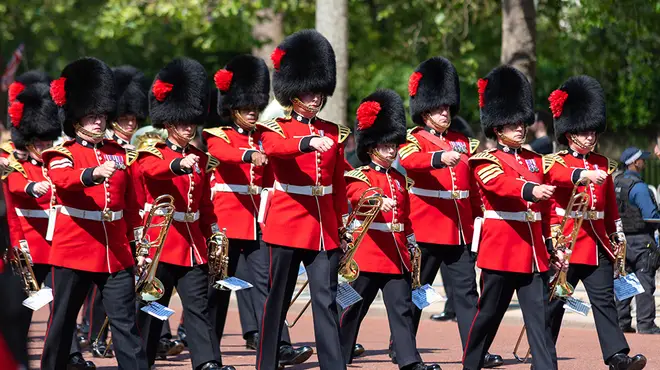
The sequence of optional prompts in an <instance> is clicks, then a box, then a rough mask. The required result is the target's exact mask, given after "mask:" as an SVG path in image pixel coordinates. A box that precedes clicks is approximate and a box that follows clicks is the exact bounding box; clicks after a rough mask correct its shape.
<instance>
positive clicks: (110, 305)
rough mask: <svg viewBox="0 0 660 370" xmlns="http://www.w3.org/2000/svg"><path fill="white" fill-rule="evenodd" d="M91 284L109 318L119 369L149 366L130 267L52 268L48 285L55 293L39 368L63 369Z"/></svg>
mask: <svg viewBox="0 0 660 370" xmlns="http://www.w3.org/2000/svg"><path fill="white" fill-rule="evenodd" d="M91 284H96V285H97V286H98V287H99V289H100V290H101V292H102V294H103V298H104V299H103V305H104V307H105V310H106V312H107V313H108V316H109V317H110V327H111V328H112V334H113V336H114V338H115V340H114V342H115V345H114V349H115V355H116V357H117V363H118V365H119V368H120V369H131V370H133V369H148V367H147V359H146V356H145V354H144V351H143V349H142V343H141V342H140V336H139V334H138V329H137V326H136V324H135V309H134V308H135V288H134V286H135V279H134V277H133V270H132V269H126V270H122V271H119V272H116V273H113V274H108V273H102V272H87V271H80V270H72V269H68V268H63V267H54V268H53V270H52V272H51V286H52V289H53V294H54V296H55V298H54V300H53V309H52V310H51V313H50V318H49V321H48V322H49V328H48V330H47V331H46V339H45V343H44V351H43V355H42V357H41V368H42V369H44V370H56V369H57V370H59V369H65V368H66V364H67V362H68V360H69V353H70V345H71V341H72V340H73V337H74V332H75V328H76V319H77V317H78V312H79V311H80V308H81V307H82V304H83V301H84V300H85V297H86V296H87V292H89V287H90V286H91Z"/></svg>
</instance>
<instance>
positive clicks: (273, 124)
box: [257, 119, 286, 138]
mask: <svg viewBox="0 0 660 370" xmlns="http://www.w3.org/2000/svg"><path fill="white" fill-rule="evenodd" d="M257 126H261V127H264V128H267V129H268V130H270V131H273V132H277V133H278V134H280V136H282V137H283V138H286V136H285V135H284V130H282V126H280V124H279V123H278V122H277V120H274V119H271V120H268V121H264V122H257Z"/></svg>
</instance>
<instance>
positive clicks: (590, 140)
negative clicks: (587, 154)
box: [573, 131, 598, 147]
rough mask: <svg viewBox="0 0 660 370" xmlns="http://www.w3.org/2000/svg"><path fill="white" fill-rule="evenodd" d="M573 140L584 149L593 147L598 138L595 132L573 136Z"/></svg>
mask: <svg viewBox="0 0 660 370" xmlns="http://www.w3.org/2000/svg"><path fill="white" fill-rule="evenodd" d="M573 140H576V141H579V142H580V144H582V145H584V146H586V147H593V146H594V145H596V140H598V136H597V134H596V132H595V131H587V132H580V133H577V134H574V135H573Z"/></svg>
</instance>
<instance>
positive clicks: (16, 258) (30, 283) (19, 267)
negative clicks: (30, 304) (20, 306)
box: [9, 240, 40, 297]
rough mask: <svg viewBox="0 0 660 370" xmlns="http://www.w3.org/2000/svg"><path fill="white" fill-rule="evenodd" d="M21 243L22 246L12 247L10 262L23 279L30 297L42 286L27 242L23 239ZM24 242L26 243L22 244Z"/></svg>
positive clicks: (23, 284)
mask: <svg viewBox="0 0 660 370" xmlns="http://www.w3.org/2000/svg"><path fill="white" fill-rule="evenodd" d="M20 243H21V246H20V247H15V248H12V252H10V255H9V263H10V264H11V267H12V270H13V271H14V274H16V275H17V276H18V277H19V278H20V279H21V285H22V288H23V291H24V292H25V294H27V295H28V297H29V296H31V295H34V294H35V293H36V292H38V291H39V289H40V287H39V284H37V280H36V277H35V275H34V270H33V269H32V256H30V251H29V250H28V249H27V242H26V241H24V240H21V241H20ZM23 243H25V244H26V245H22V244H23Z"/></svg>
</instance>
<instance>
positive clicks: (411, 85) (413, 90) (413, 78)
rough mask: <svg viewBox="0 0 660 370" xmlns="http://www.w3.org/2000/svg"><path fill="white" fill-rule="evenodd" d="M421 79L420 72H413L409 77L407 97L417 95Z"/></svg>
mask: <svg viewBox="0 0 660 370" xmlns="http://www.w3.org/2000/svg"><path fill="white" fill-rule="evenodd" d="M421 79H422V74H421V73H420V72H415V73H413V74H412V75H410V79H409V80H408V95H409V96H415V95H417V88H418V87H419V80H421Z"/></svg>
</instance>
